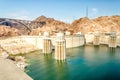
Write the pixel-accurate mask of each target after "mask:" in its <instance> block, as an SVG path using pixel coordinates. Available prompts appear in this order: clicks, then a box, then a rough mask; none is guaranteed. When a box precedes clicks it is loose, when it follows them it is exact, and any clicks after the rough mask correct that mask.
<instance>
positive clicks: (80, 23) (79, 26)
mask: <svg viewBox="0 0 120 80" xmlns="http://www.w3.org/2000/svg"><path fill="white" fill-rule="evenodd" d="M70 28H71V29H72V30H73V32H74V33H75V32H78V31H80V32H83V33H85V34H86V33H89V32H96V31H98V32H112V31H115V32H120V16H102V17H98V18H96V19H89V18H87V17H84V18H81V19H78V20H75V21H74V22H73V23H72V24H71V27H70Z"/></svg>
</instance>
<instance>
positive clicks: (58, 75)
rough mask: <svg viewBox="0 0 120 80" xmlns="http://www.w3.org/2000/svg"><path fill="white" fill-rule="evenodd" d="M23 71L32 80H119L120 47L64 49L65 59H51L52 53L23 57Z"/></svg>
mask: <svg viewBox="0 0 120 80" xmlns="http://www.w3.org/2000/svg"><path fill="white" fill-rule="evenodd" d="M25 57H26V58H27V60H28V63H29V64H30V65H29V66H28V67H27V69H26V71H27V74H28V75H29V76H31V77H32V78H33V79H34V80H120V48H116V49H111V48H108V47H107V46H105V45H100V46H93V45H88V46H82V47H78V48H72V49H67V60H66V61H65V62H58V61H56V60H54V52H53V53H52V54H49V55H44V54H42V53H41V51H36V52H33V53H30V54H26V55H25Z"/></svg>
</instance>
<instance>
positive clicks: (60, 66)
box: [54, 61, 68, 80]
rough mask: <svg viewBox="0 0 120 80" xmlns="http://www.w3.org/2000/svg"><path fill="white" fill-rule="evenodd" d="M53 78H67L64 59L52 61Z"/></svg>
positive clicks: (66, 67) (58, 79)
mask: <svg viewBox="0 0 120 80" xmlns="http://www.w3.org/2000/svg"><path fill="white" fill-rule="evenodd" d="M54 63H55V74H56V75H55V80H68V66H67V62H66V61H54Z"/></svg>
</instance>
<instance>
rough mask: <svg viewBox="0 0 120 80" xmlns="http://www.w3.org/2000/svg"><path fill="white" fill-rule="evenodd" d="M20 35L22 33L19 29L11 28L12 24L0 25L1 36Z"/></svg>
mask: <svg viewBox="0 0 120 80" xmlns="http://www.w3.org/2000/svg"><path fill="white" fill-rule="evenodd" d="M18 35H20V32H19V30H18V29H15V28H11V27H10V26H4V25H0V37H10V36H18Z"/></svg>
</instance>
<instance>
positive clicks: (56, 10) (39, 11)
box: [0, 0, 120, 22]
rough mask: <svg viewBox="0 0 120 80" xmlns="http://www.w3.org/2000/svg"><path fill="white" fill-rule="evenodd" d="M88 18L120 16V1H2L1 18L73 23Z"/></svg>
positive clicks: (0, 6) (0, 7)
mask: <svg viewBox="0 0 120 80" xmlns="http://www.w3.org/2000/svg"><path fill="white" fill-rule="evenodd" d="M87 7H88V17H89V18H96V17H99V16H106V15H107V16H111V15H120V0H0V17H3V18H17V19H28V20H34V19H35V18H37V17H38V16H41V15H45V16H46V17H51V18H55V19H57V20H61V21H65V22H72V21H73V20H75V19H79V18H81V17H85V16H86V8H87Z"/></svg>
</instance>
